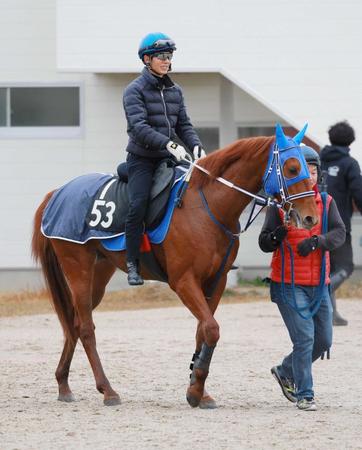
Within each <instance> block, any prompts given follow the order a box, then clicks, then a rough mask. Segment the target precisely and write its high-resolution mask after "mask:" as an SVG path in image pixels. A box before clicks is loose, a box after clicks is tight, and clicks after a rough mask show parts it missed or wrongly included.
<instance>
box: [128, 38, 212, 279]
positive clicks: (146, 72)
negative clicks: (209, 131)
mask: <svg viewBox="0 0 362 450" xmlns="http://www.w3.org/2000/svg"><path fill="white" fill-rule="evenodd" d="M175 50H176V45H175V42H174V41H173V40H172V39H171V38H170V37H169V36H167V35H166V34H164V33H149V34H147V35H146V36H145V37H144V38H143V39H142V41H141V43H140V45H139V49H138V56H139V58H140V59H141V61H142V63H143V64H144V66H145V67H144V69H143V71H142V73H141V75H140V76H139V77H138V78H136V79H135V80H134V81H132V82H131V83H130V84H129V85H128V86H127V87H126V89H125V91H124V95H123V107H124V111H125V114H126V118H127V133H128V136H129V141H128V145H127V148H126V151H127V152H128V156H127V173H128V196H129V211H128V215H127V218H126V230H125V234H126V248H127V250H126V252H127V270H128V283H129V284H130V285H140V284H143V279H142V277H141V275H140V273H139V255H140V243H141V240H142V234H143V230H144V218H145V215H146V210H147V206H148V197H149V193H150V190H151V186H152V180H153V175H154V173H155V171H156V169H157V167H158V166H159V165H160V164H161V163H162V162H163V161H164V160H165V159H169V158H170V157H172V158H174V159H175V160H176V161H181V160H182V159H185V157H186V155H187V152H186V150H185V148H184V147H183V146H182V145H180V144H179V143H177V142H176V139H177V138H179V140H181V141H182V142H183V143H184V145H185V146H186V147H187V148H188V149H189V151H190V153H192V155H193V157H194V159H195V160H197V159H199V158H201V157H203V156H205V151H204V150H203V148H202V144H201V141H200V139H199V137H198V135H197V133H196V131H195V129H194V128H193V126H192V124H191V122H190V119H189V117H188V115H187V112H186V107H185V103H184V97H183V93H182V90H181V88H180V86H178V85H177V84H175V83H174V82H173V81H172V80H171V78H170V77H169V75H168V72H169V71H170V70H171V61H172V58H173V54H174V51H175Z"/></svg>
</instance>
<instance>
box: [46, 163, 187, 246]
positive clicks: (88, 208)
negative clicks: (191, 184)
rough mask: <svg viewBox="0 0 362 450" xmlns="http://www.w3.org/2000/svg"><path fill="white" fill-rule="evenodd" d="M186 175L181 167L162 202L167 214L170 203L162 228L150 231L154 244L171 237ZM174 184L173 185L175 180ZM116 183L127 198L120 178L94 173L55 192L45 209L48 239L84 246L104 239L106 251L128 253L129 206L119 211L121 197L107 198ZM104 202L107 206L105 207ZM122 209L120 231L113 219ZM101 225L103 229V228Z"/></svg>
mask: <svg viewBox="0 0 362 450" xmlns="http://www.w3.org/2000/svg"><path fill="white" fill-rule="evenodd" d="M184 176H185V170H184V169H181V168H180V169H179V168H177V169H176V171H175V179H174V182H173V187H172V190H171V195H170V198H169V200H168V201H167V199H165V196H163V197H164V198H163V199H161V202H162V203H163V205H158V208H159V209H162V212H164V210H165V208H164V206H165V202H167V206H166V212H165V213H164V217H163V219H162V221H161V222H160V224H159V226H157V227H154V228H152V230H151V231H149V232H148V234H149V238H150V241H151V242H152V243H157V244H158V243H161V242H162V241H163V239H164V238H165V236H166V234H167V230H168V227H169V224H170V222H171V218H172V213H173V210H174V200H175V197H176V195H177V192H178V189H179V186H180V184H181V183H182V180H183V179H184ZM166 181H167V180H166V179H164V180H163V186H162V185H161V186H159V189H158V190H157V192H158V193H160V192H161V191H162V192H164V191H165V186H166V185H167V183H166ZM170 182H171V183H172V180H170ZM116 184H120V189H119V190H120V191H121V192H123V196H124V195H126V194H124V193H125V192H126V189H124V186H122V183H120V181H119V178H118V177H115V176H114V175H113V174H102V173H93V174H87V175H82V176H80V177H77V178H75V179H74V180H72V181H70V182H69V183H67V184H65V185H64V186H62V187H61V188H59V189H58V190H57V191H55V192H54V194H53V195H52V197H51V199H50V201H49V203H48V205H47V206H46V208H45V210H44V213H43V219H42V226H41V230H42V233H43V234H44V235H45V236H47V237H51V238H57V239H63V240H67V241H71V242H76V243H80V244H84V243H85V242H87V241H88V240H90V239H102V244H103V245H104V247H105V248H107V249H109V250H124V249H125V237H124V220H125V212H124V211H125V206H124V204H122V205H119V208H117V204H116V202H117V201H118V200H119V197H117V198H113V200H114V201H113V202H112V201H111V200H110V199H109V198H108V199H107V196H106V193H107V192H111V191H112V189H110V187H111V186H113V187H115V186H116ZM113 191H114V192H117V190H116V189H113ZM126 196H127V195H126ZM102 199H106V200H102ZM99 202H101V203H99ZM102 202H103V203H102ZM104 202H106V203H105V204H104ZM111 203H113V205H112V204H111ZM99 205H101V206H99ZM161 207H162V208H161ZM118 209H119V210H120V211H121V212H122V215H123V217H122V220H123V222H118V223H119V227H118V230H117V227H116V226H114V223H113V221H112V222H111V221H110V218H113V215H114V217H116V216H117V215H116V212H117V210H118ZM109 223H111V224H112V226H110V225H109ZM101 224H103V226H100V225H101Z"/></svg>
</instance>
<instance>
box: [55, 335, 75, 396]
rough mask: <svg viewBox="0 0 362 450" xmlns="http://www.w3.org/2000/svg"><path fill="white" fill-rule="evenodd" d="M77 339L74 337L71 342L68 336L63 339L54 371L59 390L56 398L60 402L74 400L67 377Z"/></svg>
mask: <svg viewBox="0 0 362 450" xmlns="http://www.w3.org/2000/svg"><path fill="white" fill-rule="evenodd" d="M77 341H78V338H76V340H75V341H74V342H71V341H70V340H69V339H68V338H66V339H65V342H64V348H63V352H62V356H61V357H60V361H59V364H58V367H57V370H56V371H55V377H56V379H57V382H58V390H59V395H58V400H60V401H61V402H73V401H74V400H75V398H74V395H73V393H72V391H71V389H70V387H69V384H68V377H69V369H70V364H71V362H72V359H73V355H74V349H75V346H76V344H77Z"/></svg>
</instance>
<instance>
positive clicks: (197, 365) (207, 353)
mask: <svg viewBox="0 0 362 450" xmlns="http://www.w3.org/2000/svg"><path fill="white" fill-rule="evenodd" d="M214 350H215V346H214V347H209V346H208V345H207V344H205V343H203V344H202V347H201V351H200V353H198V354H197V353H195V354H194V357H195V358H194V359H193V363H191V365H190V369H191V366H192V374H191V376H190V384H194V383H195V381H196V377H195V370H196V369H201V370H202V371H204V372H209V367H210V362H211V358H212V355H213V353H214Z"/></svg>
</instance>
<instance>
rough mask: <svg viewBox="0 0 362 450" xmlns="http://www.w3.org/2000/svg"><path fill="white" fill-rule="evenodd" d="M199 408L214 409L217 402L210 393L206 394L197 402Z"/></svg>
mask: <svg viewBox="0 0 362 450" xmlns="http://www.w3.org/2000/svg"><path fill="white" fill-rule="evenodd" d="M199 408H201V409H215V408H217V403H216V402H215V400H214V399H213V398H212V397H210V395H207V396H205V397H202V399H201V400H200V403H199Z"/></svg>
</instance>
